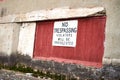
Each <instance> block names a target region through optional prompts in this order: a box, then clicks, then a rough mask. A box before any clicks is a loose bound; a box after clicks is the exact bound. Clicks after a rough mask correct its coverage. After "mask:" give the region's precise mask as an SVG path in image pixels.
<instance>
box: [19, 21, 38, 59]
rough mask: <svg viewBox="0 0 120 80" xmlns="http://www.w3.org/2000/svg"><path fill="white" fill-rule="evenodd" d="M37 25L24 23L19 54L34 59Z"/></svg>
mask: <svg viewBox="0 0 120 80" xmlns="http://www.w3.org/2000/svg"><path fill="white" fill-rule="evenodd" d="M35 28H36V23H22V25H21V26H20V34H19V43H18V52H19V53H21V54H23V55H29V56H30V57H33V49H34V36H35Z"/></svg>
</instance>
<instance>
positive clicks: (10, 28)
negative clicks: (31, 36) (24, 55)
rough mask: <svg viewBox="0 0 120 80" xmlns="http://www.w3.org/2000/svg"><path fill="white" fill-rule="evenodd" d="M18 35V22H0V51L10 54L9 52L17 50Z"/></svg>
mask: <svg viewBox="0 0 120 80" xmlns="http://www.w3.org/2000/svg"><path fill="white" fill-rule="evenodd" d="M18 36H19V25H18V24H16V23H8V24H0V53H6V54H7V55H10V54H11V53H15V52H17V46H18ZM6 54H5V55H6Z"/></svg>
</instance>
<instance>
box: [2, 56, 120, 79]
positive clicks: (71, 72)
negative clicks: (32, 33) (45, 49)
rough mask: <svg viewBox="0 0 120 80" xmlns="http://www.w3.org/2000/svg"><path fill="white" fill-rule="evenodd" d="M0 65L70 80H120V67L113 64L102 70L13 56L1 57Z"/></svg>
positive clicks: (105, 66)
mask: <svg viewBox="0 0 120 80" xmlns="http://www.w3.org/2000/svg"><path fill="white" fill-rule="evenodd" d="M0 61H1V62H0V63H1V64H5V65H10V66H12V65H16V64H24V65H26V66H30V67H31V68H34V69H39V70H41V71H50V72H52V73H53V72H54V73H58V74H64V75H66V76H68V78H73V77H74V78H76V79H79V80H85V79H88V80H97V79H98V80H120V66H115V65H112V64H109V65H104V66H103V67H102V68H93V67H84V66H82V65H76V64H65V63H58V62H54V61H41V60H31V58H30V57H29V56H22V55H20V54H19V55H17V54H13V55H11V56H10V57H3V56H0Z"/></svg>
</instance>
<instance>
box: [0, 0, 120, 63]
mask: <svg viewBox="0 0 120 80" xmlns="http://www.w3.org/2000/svg"><path fill="white" fill-rule="evenodd" d="M53 4H54V5H53ZM119 4H120V0H89V1H88V0H59V1H56V0H44V1H42V0H34V2H33V0H29V1H20V0H19V1H18V0H13V1H11V0H3V1H1V2H0V7H1V16H5V15H8V14H15V13H17V14H19V13H26V12H31V11H36V10H41V9H52V8H56V7H66V6H69V7H71V8H78V7H96V6H102V7H105V9H106V15H107V22H106V32H105V36H106V38H105V51H104V59H103V61H104V62H106V61H107V60H108V59H114V60H115V59H117V61H118V62H119V61H120V60H119V56H120V50H119V48H120V43H119V40H120V37H119V35H120V32H119V30H120V27H119V26H120V23H119V19H120V15H119V13H120V10H119V9H120V6H119ZM14 5H17V8H14V7H15V6H14ZM107 62H109V60H108V61H107ZM110 63H111V61H110Z"/></svg>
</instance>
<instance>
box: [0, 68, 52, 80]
mask: <svg viewBox="0 0 120 80" xmlns="http://www.w3.org/2000/svg"><path fill="white" fill-rule="evenodd" d="M31 74H32V73H21V72H15V71H11V70H5V69H1V70H0V80H52V79H50V78H48V79H46V78H44V77H43V78H41V77H33V76H32V75H31Z"/></svg>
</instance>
